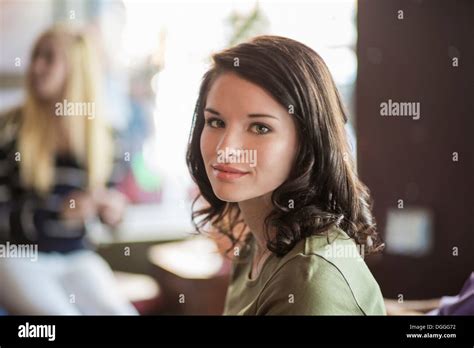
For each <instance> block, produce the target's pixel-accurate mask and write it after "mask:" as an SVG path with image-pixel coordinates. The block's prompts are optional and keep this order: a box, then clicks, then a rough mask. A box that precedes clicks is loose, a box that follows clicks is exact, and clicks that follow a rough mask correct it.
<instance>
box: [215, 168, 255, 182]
mask: <svg viewBox="0 0 474 348" xmlns="http://www.w3.org/2000/svg"><path fill="white" fill-rule="evenodd" d="M212 169H213V170H212V171H213V173H214V176H215V177H216V178H217V179H220V180H224V181H231V180H236V179H239V178H241V177H243V176H245V175H247V174H248V173H249V172H246V171H243V170H241V169H238V168H235V167H231V166H228V165H225V164H214V165H212Z"/></svg>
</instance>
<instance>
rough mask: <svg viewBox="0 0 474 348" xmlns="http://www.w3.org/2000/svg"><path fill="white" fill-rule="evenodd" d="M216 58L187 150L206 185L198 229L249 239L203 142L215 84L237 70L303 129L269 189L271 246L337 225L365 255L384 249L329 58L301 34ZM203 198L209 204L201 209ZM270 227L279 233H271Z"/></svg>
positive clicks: (196, 215)
mask: <svg viewBox="0 0 474 348" xmlns="http://www.w3.org/2000/svg"><path fill="white" fill-rule="evenodd" d="M212 61H213V64H212V66H211V68H210V69H209V70H208V71H207V72H206V73H205V75H204V77H203V80H202V83H201V87H200V90H199V96H198V99H197V102H196V107H195V112H194V119H193V124H192V128H191V133H190V137H189V144H188V149H187V154H186V161H187V166H188V168H189V171H190V174H191V176H192V178H193V180H194V182H195V183H196V184H197V185H198V187H199V189H200V195H199V196H198V197H196V199H195V201H194V203H193V213H192V220H193V223H194V225H195V228H196V230H197V231H198V232H205V229H206V228H207V227H211V228H212V229H214V230H217V231H218V232H220V233H222V234H224V235H226V236H227V237H229V238H230V240H231V242H232V246H233V247H234V246H235V245H236V244H238V243H240V242H244V241H243V236H244V235H245V231H246V226H245V223H244V222H243V220H242V216H241V212H240V209H239V207H238V204H237V203H228V202H224V201H222V200H220V199H219V198H218V197H217V196H216V195H215V194H214V192H213V190H212V187H211V183H210V181H209V178H208V177H207V174H206V170H205V166H204V162H203V158H202V154H201V147H200V138H201V133H202V131H203V127H204V123H205V121H204V109H205V106H206V99H207V95H208V92H209V90H210V87H211V86H212V83H213V82H214V81H215V80H216V78H217V77H218V76H220V75H221V74H223V73H228V72H232V73H235V74H237V75H238V76H239V77H241V78H243V79H245V80H247V81H250V82H252V83H254V84H256V85H258V86H260V87H261V88H263V89H264V90H266V91H267V92H268V93H269V94H270V95H271V96H273V98H274V99H275V100H276V101H277V102H279V103H280V104H281V105H282V106H283V107H285V108H286V109H288V110H289V116H291V117H293V118H294V120H295V124H296V129H297V136H298V141H299V148H298V150H297V155H296V159H295V162H294V163H295V165H294V166H293V167H292V170H291V172H290V174H289V176H288V178H287V179H286V181H285V182H284V183H283V184H281V185H280V186H279V187H278V188H277V189H275V190H274V191H273V193H272V195H271V201H272V203H273V207H272V211H271V213H270V214H269V215H268V216H267V217H266V219H265V227H266V231H267V248H268V249H269V250H270V251H272V252H273V253H275V254H276V255H277V256H283V255H285V254H286V253H288V252H289V251H290V250H291V249H292V248H293V247H294V245H295V244H296V243H297V242H298V241H300V240H302V239H304V238H306V237H308V236H311V235H316V234H323V233H325V232H327V231H329V229H330V228H332V227H338V228H340V229H342V230H343V231H345V232H346V233H347V234H348V236H349V237H351V238H353V239H354V240H355V242H356V243H357V244H358V246H359V247H362V248H361V249H362V250H363V253H364V255H367V254H371V253H374V252H377V251H380V250H381V249H382V248H383V244H382V243H381V241H380V238H379V236H378V234H377V232H376V225H375V221H374V218H373V216H372V212H371V208H372V202H371V198H370V195H369V190H368V189H367V187H366V186H365V185H364V184H363V183H362V182H361V181H360V180H359V178H358V176H357V173H356V169H355V165H354V162H353V159H352V157H351V153H350V148H349V144H348V141H347V134H346V130H345V127H344V124H345V123H346V122H347V116H346V113H345V111H344V107H343V105H342V102H341V98H340V96H339V92H338V91H337V88H336V86H335V84H334V81H333V79H332V77H331V74H330V73H329V70H328V68H327V66H326V64H325V63H324V61H323V59H322V58H321V57H320V56H319V55H318V54H317V53H316V52H315V51H313V50H312V49H311V48H309V47H307V46H305V45H304V44H302V43H300V42H297V41H295V40H291V39H288V38H284V37H278V36H259V37H256V38H254V39H253V40H251V41H249V42H246V43H242V44H239V45H237V46H234V47H231V48H229V49H226V50H223V51H221V52H219V53H216V54H214V55H213V57H212ZM201 197H202V198H204V199H205V201H206V202H207V204H206V205H205V206H204V207H203V206H201V207H199V209H196V203H197V202H199V201H200V198H201ZM270 229H272V230H273V231H274V232H275V233H274V234H272V235H273V237H272V238H270V237H269V234H268V231H269V230H270ZM239 231H240V232H239ZM244 245H245V243H244ZM231 248H232V247H231Z"/></svg>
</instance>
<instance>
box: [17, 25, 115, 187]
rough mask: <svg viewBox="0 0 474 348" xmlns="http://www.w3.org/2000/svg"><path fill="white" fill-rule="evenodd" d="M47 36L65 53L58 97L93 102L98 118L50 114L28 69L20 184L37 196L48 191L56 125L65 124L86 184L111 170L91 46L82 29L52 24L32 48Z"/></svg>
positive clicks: (108, 139) (110, 147)
mask: <svg viewBox="0 0 474 348" xmlns="http://www.w3.org/2000/svg"><path fill="white" fill-rule="evenodd" d="M46 38H51V39H53V40H55V42H57V43H60V44H61V45H62V51H63V52H64V55H65V59H66V65H67V68H68V71H67V74H66V85H65V90H64V94H63V95H62V97H63V98H64V99H65V100H67V101H68V102H78V103H94V104H93V105H94V107H95V115H97V116H98V117H97V116H95V117H94V118H93V119H90V118H88V117H84V116H77V115H76V116H67V117H58V116H56V115H54V114H52V113H54V112H53V110H52V109H51V105H49V106H48V105H45V104H44V103H43V102H41V101H40V100H38V98H37V97H36V96H35V94H34V93H33V87H32V84H31V71H29V72H28V79H27V83H26V101H25V104H24V107H23V114H22V122H21V125H20V130H19V136H18V137H19V139H18V144H19V145H18V148H19V151H20V155H21V161H20V177H21V181H22V184H24V185H25V186H26V187H29V188H32V189H33V190H35V191H36V192H37V193H39V194H46V193H47V192H49V191H50V190H51V188H52V185H53V182H54V176H55V170H54V168H55V163H54V161H55V151H56V148H55V146H56V143H57V141H58V133H57V130H58V127H57V125H55V124H54V123H55V122H56V123H57V122H63V124H64V128H65V129H66V133H67V136H68V139H69V144H70V147H69V152H70V153H71V154H72V155H73V156H74V157H75V159H76V160H77V161H78V162H79V163H80V164H81V165H82V166H84V167H85V168H86V170H87V188H89V189H93V188H95V187H100V186H104V185H105V183H106V181H107V179H108V177H109V175H110V173H111V170H112V162H113V145H112V139H111V134H110V133H109V129H107V127H106V125H105V123H104V120H103V119H102V117H101V116H103V115H102V113H101V110H102V109H101V105H100V98H99V86H100V85H101V80H100V75H99V74H100V69H99V67H98V61H97V59H96V57H95V56H94V50H93V47H91V43H90V42H89V39H88V38H87V37H86V35H85V34H84V33H76V32H73V31H72V30H70V29H68V28H67V27H64V26H55V27H53V28H52V29H50V30H48V31H46V32H45V33H43V34H42V35H41V36H40V38H39V39H38V40H37V42H36V44H35V46H34V47H35V48H34V50H33V52H34V51H35V50H36V48H37V47H38V46H39V45H41V43H42V42H43V40H44V39H46ZM30 69H31V66H30ZM57 102H62V100H58V101H57Z"/></svg>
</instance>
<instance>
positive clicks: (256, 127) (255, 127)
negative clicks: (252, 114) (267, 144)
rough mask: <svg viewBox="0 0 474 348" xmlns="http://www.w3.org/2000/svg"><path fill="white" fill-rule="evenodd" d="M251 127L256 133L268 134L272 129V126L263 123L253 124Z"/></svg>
mask: <svg viewBox="0 0 474 348" xmlns="http://www.w3.org/2000/svg"><path fill="white" fill-rule="evenodd" d="M251 129H252V131H253V132H254V133H256V134H267V133H268V132H270V131H271V130H270V128H268V127H267V126H265V125H263V124H254V125H252V127H251Z"/></svg>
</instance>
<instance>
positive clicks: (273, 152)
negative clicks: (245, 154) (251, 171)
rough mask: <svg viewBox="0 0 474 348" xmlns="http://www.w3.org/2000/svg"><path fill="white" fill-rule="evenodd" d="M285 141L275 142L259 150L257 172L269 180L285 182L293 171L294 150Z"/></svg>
mask: <svg viewBox="0 0 474 348" xmlns="http://www.w3.org/2000/svg"><path fill="white" fill-rule="evenodd" d="M289 146H290V144H288V143H287V142H285V141H275V142H272V143H268V144H265V146H261V147H259V149H258V150H257V171H258V172H260V173H261V174H263V175H265V176H268V178H267V179H270V178H271V179H272V180H275V181H281V182H283V181H284V180H286V178H287V177H288V175H289V172H290V170H291V168H290V167H291V163H292V161H291V160H292V158H291V157H292V156H291V154H292V153H293V149H292V148H289Z"/></svg>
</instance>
